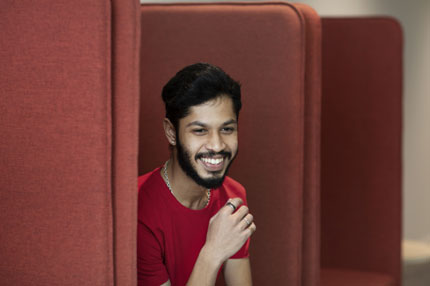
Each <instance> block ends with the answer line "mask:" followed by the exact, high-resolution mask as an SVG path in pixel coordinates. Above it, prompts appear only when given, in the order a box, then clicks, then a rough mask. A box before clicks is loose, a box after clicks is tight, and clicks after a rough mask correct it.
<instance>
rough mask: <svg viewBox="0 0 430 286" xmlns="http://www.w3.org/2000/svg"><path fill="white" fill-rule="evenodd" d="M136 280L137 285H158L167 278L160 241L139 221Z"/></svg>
mask: <svg viewBox="0 0 430 286" xmlns="http://www.w3.org/2000/svg"><path fill="white" fill-rule="evenodd" d="M137 280H138V285H139V286H143V285H144V286H152V285H156V286H160V285H161V284H163V283H165V282H167V280H169V276H168V274H167V270H166V267H165V265H164V263H163V257H162V250H161V246H160V242H159V241H158V240H157V239H156V237H155V235H154V233H153V232H152V231H151V230H150V229H149V228H148V227H147V226H146V225H145V224H144V223H142V222H141V221H139V223H138V225H137Z"/></svg>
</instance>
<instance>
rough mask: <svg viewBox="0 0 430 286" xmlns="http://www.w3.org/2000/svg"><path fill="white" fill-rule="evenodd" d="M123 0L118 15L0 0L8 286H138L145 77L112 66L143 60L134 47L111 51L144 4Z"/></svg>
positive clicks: (1, 198) (3, 271)
mask: <svg viewBox="0 0 430 286" xmlns="http://www.w3.org/2000/svg"><path fill="white" fill-rule="evenodd" d="M124 2H126V1H122V3H121V5H123V7H127V8H121V9H120V10H119V11H115V12H112V11H111V8H112V7H111V4H112V3H111V2H110V1H88V0H76V1H64V0H57V1H49V0H47V1H28V0H23V1H10V0H5V1H0V27H1V28H0V47H1V48H0V66H1V68H0V130H1V132H0V184H1V185H0V209H1V212H0V285H73V286H75V285H113V284H114V281H117V282H118V283H117V284H116V285H132V284H133V283H135V281H136V277H135V276H136V274H135V258H134V257H133V256H134V255H135V254H134V253H135V247H134V245H135V241H134V240H135V231H134V227H135V218H136V213H135V211H134V209H133V208H135V202H129V201H131V200H135V194H136V184H137V182H136V181H137V180H136V175H137V172H136V166H137V146H136V145H137V144H136V137H137V135H136V134H137V127H136V125H137V124H136V121H137V108H136V107H135V106H136V105H137V96H136V93H137V89H136V87H137V81H136V78H137V71H138V69H137V66H136V64H135V65H134V67H133V66H128V62H123V61H122V60H120V61H121V63H119V62H118V59H117V58H114V59H113V60H112V58H111V57H112V54H113V53H115V52H117V51H121V52H122V53H124V55H123V58H127V57H129V56H130V54H133V55H134V58H133V60H134V61H137V59H136V57H137V54H136V49H137V47H136V45H134V46H132V44H130V47H129V50H128V51H127V49H123V48H121V47H118V46H117V45H116V43H113V44H112V41H116V40H117V38H116V37H117V36H118V35H120V34H121V33H115V34H114V37H112V31H111V29H112V25H113V26H114V27H115V28H116V29H119V28H120V27H124V26H127V25H128V24H127V25H126V24H125V23H126V22H127V23H131V22H133V21H134V26H135V27H137V25H136V24H137V23H136V22H137V15H136V4H137V3H135V2H133V3H134V5H135V6H134V8H131V7H129V6H127V5H128V4H127V3H124ZM129 2H132V1H129ZM113 4H114V5H116V1H114V3H113ZM132 9H134V14H135V17H134V20H132V18H131V16H132V15H133V12H131V11H132ZM112 13H113V14H114V16H115V20H114V21H112ZM120 14H121V15H123V14H124V16H120ZM126 15H127V16H126ZM124 17H129V18H127V19H125V20H124V21H122V22H121V21H119V19H120V18H121V19H124ZM130 25H131V24H130ZM136 32H137V30H136V28H134V30H128V32H127V33H126V34H127V35H126V37H128V36H130V37H131V41H132V42H134V43H136V41H135V40H134V38H135V37H136V36H137V35H136ZM122 40H124V39H122ZM129 42H130V41H128V42H127V41H126V42H125V43H123V45H127V44H128V43H129ZM113 49H114V51H113ZM112 65H113V67H114V69H113V72H112V71H111V66H112ZM118 69H120V70H121V71H122V72H123V73H125V74H126V75H127V77H128V78H127V81H125V82H124V81H120V80H119V76H118V73H117V71H118ZM112 78H113V80H112ZM128 84H130V85H131V87H129V86H126V85H128ZM112 85H113V86H115V90H114V91H112V90H111V87H112ZM120 90H121V91H120ZM119 92H121V94H119ZM126 97H127V99H126V100H125V99H124V98H126ZM129 101H131V102H132V104H129ZM112 104H113V105H114V108H113V109H112ZM130 105H132V107H133V108H132V109H129V108H128V107H129V106H130ZM125 108H126V109H127V113H125V112H121V109H125ZM119 116H121V120H119V119H118V117H119ZM125 123H127V124H128V123H131V124H132V125H131V126H130V127H128V126H127V127H125V128H124V127H123V126H122V125H123V124H125ZM112 125H113V126H112ZM112 134H113V137H112ZM116 136H124V137H126V138H125V139H122V142H118V140H116V138H115V137H116ZM132 140H133V141H134V142H132ZM112 148H114V150H115V151H114V154H112V153H113V151H112ZM120 149H121V150H120ZM117 155H123V156H124V158H123V159H122V160H119V159H117ZM125 161H126V162H125ZM116 168H123V170H122V171H121V172H117V171H116V170H117V169H116ZM112 177H115V180H114V181H113V182H112ZM124 181H127V183H126V184H125V185H121V182H124ZM120 195H122V196H124V197H127V198H126V202H125V203H123V202H118V198H119V196H120ZM133 196H134V197H133ZM124 204H125V205H126V206H124ZM113 206H115V211H114V210H113ZM125 207H127V208H129V209H131V211H130V210H129V211H128V212H129V213H128V214H126V213H124V212H123V211H122V208H125ZM118 225H124V226H126V227H130V230H127V232H126V233H125V234H124V233H123V234H118V233H117V231H118V230H119V231H121V227H118ZM124 241H126V242H124ZM114 244H117V245H120V244H121V245H122V246H124V247H126V248H127V249H124V250H123V253H124V252H127V255H128V257H127V258H125V255H124V254H123V253H121V252H119V251H116V250H114V249H113V245H114ZM119 259H124V260H125V259H127V261H121V262H119ZM121 263H124V264H128V265H127V267H128V268H132V269H128V270H127V271H128V273H129V274H128V275H127V274H125V275H124V274H123V273H121V271H124V268H121V265H120V264H121ZM114 269H117V270H116V271H115V272H114ZM118 269H119V270H118ZM114 276H115V277H114ZM124 276H128V277H125V278H124ZM124 281H126V282H127V283H124Z"/></svg>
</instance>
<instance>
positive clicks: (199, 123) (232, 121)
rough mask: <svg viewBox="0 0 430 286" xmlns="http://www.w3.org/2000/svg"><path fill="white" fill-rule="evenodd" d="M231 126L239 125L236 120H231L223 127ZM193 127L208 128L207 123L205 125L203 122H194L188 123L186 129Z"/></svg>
mask: <svg viewBox="0 0 430 286" xmlns="http://www.w3.org/2000/svg"><path fill="white" fill-rule="evenodd" d="M229 124H237V121H236V120H234V119H230V120H228V121H226V122H224V123H223V124H222V126H226V125H229ZM193 125H197V126H201V127H206V126H207V125H206V124H205V123H203V122H201V121H193V122H190V123H188V124H187V125H186V126H185V127H190V126H193Z"/></svg>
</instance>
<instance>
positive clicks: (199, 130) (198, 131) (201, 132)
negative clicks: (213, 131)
mask: <svg viewBox="0 0 430 286" xmlns="http://www.w3.org/2000/svg"><path fill="white" fill-rule="evenodd" d="M192 132H193V133H194V134H196V135H204V134H206V129H204V128H196V129H193V130H192Z"/></svg>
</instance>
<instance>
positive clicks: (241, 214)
mask: <svg viewBox="0 0 430 286" xmlns="http://www.w3.org/2000/svg"><path fill="white" fill-rule="evenodd" d="M248 213H249V208H248V207H247V206H245V205H243V206H241V207H240V208H239V209H238V210H237V211H236V212H235V213H234V214H233V216H234V217H235V219H236V222H240V221H241V220H243V218H244V217H245V216H246V215H247V214H248Z"/></svg>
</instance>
